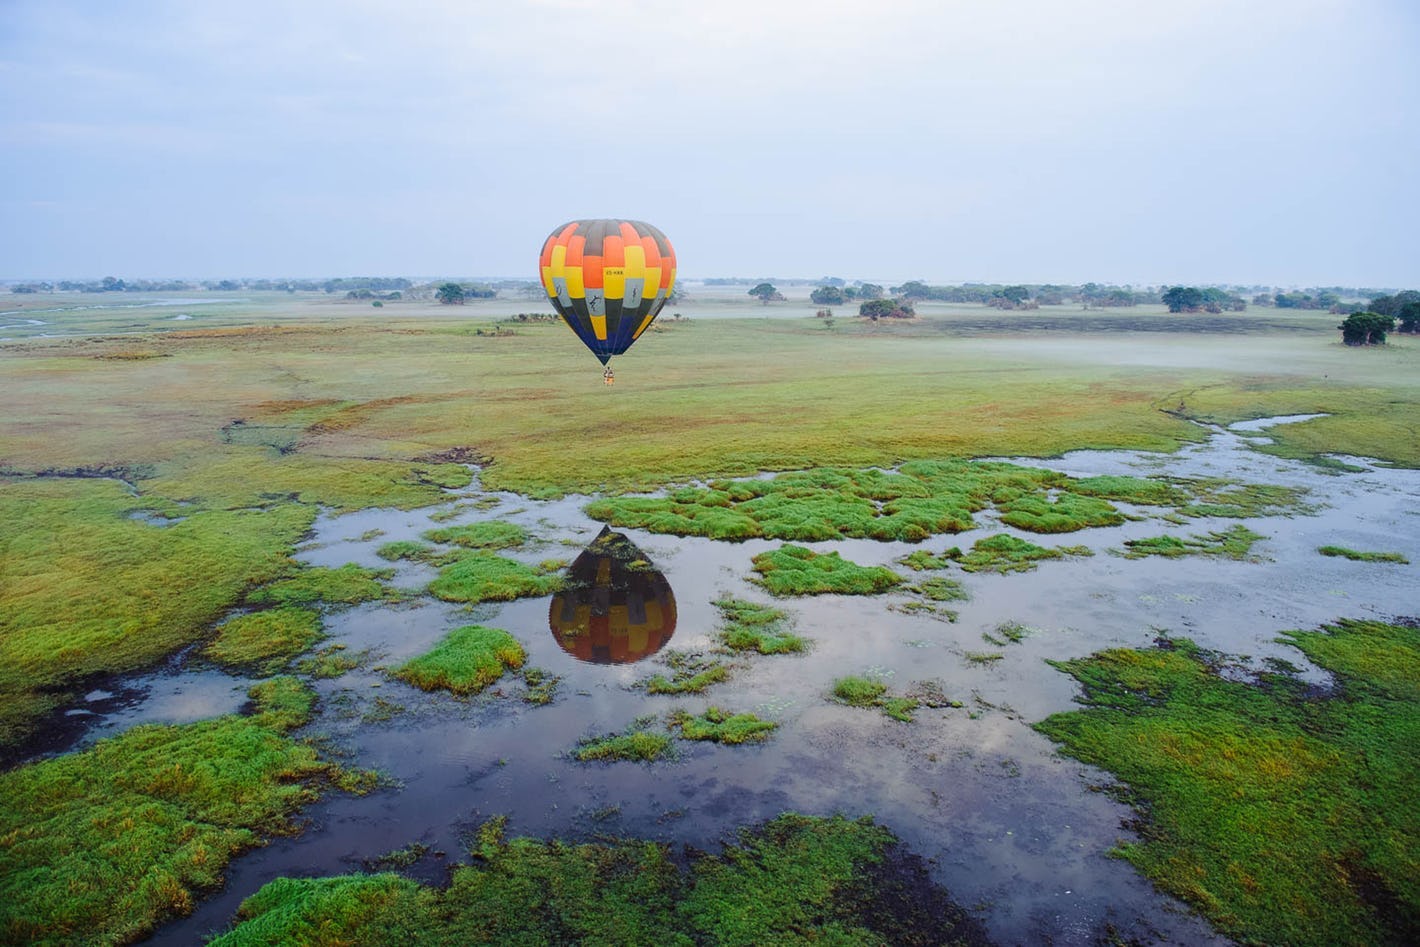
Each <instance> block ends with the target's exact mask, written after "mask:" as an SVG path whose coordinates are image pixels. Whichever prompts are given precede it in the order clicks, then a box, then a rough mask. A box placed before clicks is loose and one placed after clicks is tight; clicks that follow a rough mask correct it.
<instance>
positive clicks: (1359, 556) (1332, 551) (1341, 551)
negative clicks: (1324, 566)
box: [1316, 546, 1410, 566]
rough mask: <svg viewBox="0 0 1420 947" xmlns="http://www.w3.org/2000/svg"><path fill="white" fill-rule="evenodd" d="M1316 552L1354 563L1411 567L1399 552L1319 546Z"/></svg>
mask: <svg viewBox="0 0 1420 947" xmlns="http://www.w3.org/2000/svg"><path fill="white" fill-rule="evenodd" d="M1316 551H1317V552H1319V553H1321V554H1322V555H1323V556H1340V557H1341V558H1343V559H1350V560H1351V561H1353V562H1398V563H1400V564H1401V565H1404V566H1408V565H1410V560H1409V559H1407V558H1405V556H1404V555H1403V554H1401V553H1398V552H1359V551H1357V550H1355V549H1347V548H1346V547H1345V546H1318V547H1317V549H1316Z"/></svg>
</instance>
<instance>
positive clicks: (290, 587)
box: [247, 563, 395, 608]
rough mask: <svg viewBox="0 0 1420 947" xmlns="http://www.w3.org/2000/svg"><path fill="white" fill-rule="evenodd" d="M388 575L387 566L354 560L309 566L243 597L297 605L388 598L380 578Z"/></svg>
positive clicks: (389, 592)
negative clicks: (369, 566) (333, 565)
mask: <svg viewBox="0 0 1420 947" xmlns="http://www.w3.org/2000/svg"><path fill="white" fill-rule="evenodd" d="M392 575H393V573H392V572H390V571H388V570H383V569H366V568H365V567H363V566H357V565H355V564H354V563H346V564H345V565H343V566H341V567H339V568H338V569H327V568H324V567H320V566H312V567H308V568H304V569H301V570H299V571H298V572H296V573H294V574H293V575H291V576H289V577H287V578H283V579H278V580H277V581H275V582H272V583H271V584H269V585H265V586H262V587H261V588H259V589H256V590H255V591H253V592H252V593H251V594H249V595H248V596H247V601H249V602H251V603H253V604H255V605H278V606H284V607H289V608H301V607H310V606H313V605H358V604H360V603H361V602H375V601H380V600H382V599H385V600H388V599H389V598H391V597H392V596H393V595H395V593H394V592H393V590H391V589H390V588H389V587H388V586H386V585H385V584H384V580H386V579H389V578H390V577H391V576H392Z"/></svg>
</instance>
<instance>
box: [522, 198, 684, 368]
mask: <svg viewBox="0 0 1420 947" xmlns="http://www.w3.org/2000/svg"><path fill="white" fill-rule="evenodd" d="M540 263H541V269H542V287H543V289H545V290H546V291H547V296H548V299H550V300H552V307H553V308H554V309H556V310H557V314H558V315H560V316H561V317H562V320H563V321H564V322H566V323H567V325H568V326H570V327H571V328H572V331H573V332H575V333H577V338H579V339H581V340H582V344H583V345H585V346H586V347H587V348H589V349H591V350H592V354H593V355H595V356H596V357H597V358H598V359H600V360H601V363H602V364H603V365H607V362H609V361H610V360H611V357H612V356H613V355H620V354H621V353H622V352H625V351H626V350H627V349H629V348H630V347H631V343H633V342H635V341H636V340H637V339H638V338H640V337H641V333H643V332H645V331H646V327H647V326H649V325H650V324H651V322H652V321H653V320H654V319H655V318H656V314H657V313H659V312H660V311H661V307H662V306H664V305H665V304H666V299H667V298H669V296H670V294H671V291H672V290H673V289H674V288H675V250H674V249H672V247H671V242H670V241H669V240H667V239H666V235H665V234H663V233H661V232H660V231H659V230H657V229H656V228H655V227H652V226H651V225H650V224H647V223H642V222H641V221H639V220H609V219H604V220H574V221H572V222H571V223H567V224H563V225H562V226H561V227H558V228H557V229H556V230H554V231H553V232H552V234H551V235H550V236H549V237H548V238H547V241H546V242H545V243H544V244H543V245H542V257H541V260H540ZM605 376H606V379H607V383H608V384H610V383H611V378H612V375H611V366H609V365H607V370H606V373H605Z"/></svg>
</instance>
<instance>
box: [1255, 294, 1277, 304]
mask: <svg viewBox="0 0 1420 947" xmlns="http://www.w3.org/2000/svg"><path fill="white" fill-rule="evenodd" d="M1272 302H1273V301H1272V297H1271V296H1269V295H1267V294H1266V293H1258V294H1257V295H1256V296H1254V297H1252V304H1253V305H1254V306H1270V305H1272Z"/></svg>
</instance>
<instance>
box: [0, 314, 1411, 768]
mask: <svg viewBox="0 0 1420 947" xmlns="http://www.w3.org/2000/svg"><path fill="white" fill-rule="evenodd" d="M80 301H81V302H85V303H92V302H93V301H94V300H93V299H92V298H90V299H85V300H80ZM539 306H540V303H532V302H529V301H521V300H508V301H498V302H494V303H486V304H481V305H479V306H470V307H467V308H466V309H463V308H458V307H455V308H452V309H444V310H440V309H438V308H436V307H431V306H428V305H426V304H422V303H409V304H407V305H406V304H391V305H388V306H386V307H384V308H383V309H381V310H379V311H377V312H376V311H373V310H370V309H368V308H366V307H363V306H358V305H346V304H341V303H339V302H337V301H332V300H325V299H319V300H312V299H299V298H297V299H287V298H285V297H284V296H275V297H272V298H269V299H257V300H256V301H246V302H242V301H238V302H233V303H224V304H221V305H219V306H215V307H211V308H205V307H194V308H193V309H192V310H191V312H192V314H193V319H192V320H191V321H184V322H175V321H172V315H173V313H174V310H170V309H163V310H152V309H142V310H137V309H135V310H131V311H129V310H125V311H122V312H116V311H113V310H94V311H82V312H71V313H67V314H59V315H55V314H48V313H35V316H36V317H37V318H43V319H45V320H49V321H50V322H51V323H53V324H52V325H49V326H46V327H45V328H46V329H53V330H55V331H61V330H62V331H70V332H74V333H89V334H75V335H73V336H71V337H68V338H56V339H41V338H34V337H31V338H27V339H24V340H22V341H16V342H9V343H0V372H3V375H4V377H5V382H6V384H5V389H6V392H5V393H6V409H7V410H6V412H5V413H4V416H3V417H0V522H3V524H4V527H5V528H4V529H3V530H0V745H13V744H14V743H16V742H17V741H19V740H21V739H23V738H24V737H25V736H26V735H28V734H30V733H32V731H33V728H34V726H35V724H36V721H38V720H39V719H41V718H42V716H43V714H44V713H46V712H47V711H48V710H50V709H52V708H55V707H59V706H62V705H63V704H64V703H65V701H67V700H69V699H70V696H71V695H72V694H73V693H74V691H75V689H76V688H78V687H80V686H83V685H84V683H85V682H86V681H87V680H89V679H91V678H92V677H93V676H95V675H101V674H103V673H105V672H112V671H127V670H133V669H136V668H140V667H143V666H147V665H151V664H152V663H154V662H155V661H157V660H159V659H161V658H162V657H163V656H165V655H168V654H171V653H173V652H174V651H176V650H177V649H179V648H181V647H183V646H185V645H188V644H191V643H193V642H197V641H201V640H203V639H205V638H207V637H209V636H211V635H212V634H214V633H215V629H216V627H217V625H218V624H219V623H220V622H221V621H222V620H223V619H224V618H226V617H228V616H229V615H230V614H231V613H232V610H233V609H234V608H236V607H238V606H241V605H242V604H243V603H244V602H245V601H246V597H247V596H248V595H249V594H251V593H254V592H255V591H256V590H257V589H258V588H260V587H262V586H264V585H267V584H269V583H271V582H273V581H275V580H277V579H281V578H284V577H287V576H288V575H289V572H290V570H291V563H290V561H289V559H288V558H287V556H288V554H289V552H290V550H291V549H292V548H293V546H294V544H295V543H296V542H298V541H299V539H300V537H301V536H302V535H303V534H304V533H305V531H306V529H307V528H308V527H309V525H310V523H311V522H312V521H313V518H314V516H315V514H316V512H317V510H318V509H319V508H328V509H332V510H337V511H339V510H354V509H360V508H365V507H369V506H386V507H405V508H407V507H414V506H419V505H424V504H428V503H431V502H434V501H435V500H437V499H438V498H440V497H441V496H443V495H444V493H443V490H444V488H446V487H454V486H460V485H463V484H465V483H467V482H468V479H469V473H468V471H467V470H466V469H465V468H464V467H463V466H460V465H459V462H463V461H468V460H486V461H488V465H487V466H486V467H485V468H484V471H483V480H484V483H485V485H487V486H489V487H501V488H508V489H516V490H520V491H525V492H528V493H531V494H539V495H552V494H559V493H562V492H566V491H581V490H604V491H611V492H615V491H619V490H626V489H631V488H656V487H661V486H664V485H665V484H667V483H668V482H672V481H677V480H684V479H689V478H702V477H722V478H723V477H732V476H735V475H745V474H753V473H756V472H758V471H761V470H765V469H775V470H783V469H789V468H810V467H819V466H825V465H836V466H839V467H853V468H857V469H859V470H863V469H866V468H868V467H870V466H875V465H889V464H894V463H898V462H903V461H910V460H919V461H923V462H936V461H939V460H941V459H943V458H960V457H971V456H982V455H1035V456H1042V455H1050V454H1055V453H1058V452H1061V451H1064V450H1067V449H1071V448H1080V447H1125V448H1144V449H1156V450H1169V449H1172V448H1175V447H1177V446H1178V445H1179V444H1181V443H1184V442H1187V441H1191V440H1195V439H1197V438H1199V437H1200V436H1202V432H1201V430H1200V429H1199V428H1198V427H1196V426H1194V425H1191V424H1189V423H1188V422H1187V421H1186V420H1185V418H1187V417H1203V418H1207V419H1211V420H1220V421H1222V420H1231V419H1235V418H1243V417H1249V416H1255V415H1261V414H1278V413H1303V412H1330V413H1331V415H1332V416H1330V417H1327V418H1321V419H1318V420H1315V421H1310V422H1306V423H1304V424H1298V425H1291V426H1288V427H1286V428H1282V429H1279V431H1278V432H1277V433H1276V436H1277V438H1278V444H1277V446H1276V447H1275V448H1273V449H1276V450H1279V451H1291V452H1305V451H1338V452H1345V453H1358V454H1367V455H1371V456H1377V457H1381V458H1384V459H1388V460H1391V461H1393V462H1396V463H1402V464H1411V465H1416V464H1420V432H1417V430H1416V425H1417V423H1420V421H1417V419H1420V372H1417V371H1416V366H1417V364H1420V345H1417V344H1416V342H1415V341H1414V340H1413V339H1408V338H1404V337H1397V338H1396V339H1395V341H1394V343H1393V344H1392V345H1391V346H1389V347H1387V348H1385V349H1383V350H1376V351H1357V350H1354V349H1347V348H1344V347H1343V346H1341V345H1340V344H1339V342H1338V341H1337V333H1336V331H1335V329H1334V327H1333V325H1334V321H1335V320H1334V317H1331V316H1326V315H1325V314H1318V315H1314V316H1306V315H1300V314H1299V315H1292V314H1288V315H1287V316H1286V317H1285V318H1282V317H1281V316H1280V314H1277V313H1270V312H1267V313H1247V314H1240V315H1235V316H1228V317H1224V318H1225V320H1232V321H1231V322H1229V323H1228V325H1227V326H1226V327H1224V328H1227V329H1229V330H1230V331H1222V330H1221V329H1220V328H1219V327H1218V326H1213V325H1211V324H1209V325H1204V324H1196V321H1190V320H1189V319H1177V318H1176V317H1170V316H1167V315H1163V314H1159V313H1156V312H1149V311H1142V310H1141V311H1138V312H1131V313H1127V314H1090V318H1091V319H1093V320H1095V321H1099V320H1101V319H1103V320H1104V322H1102V323H1100V325H1094V324H1093V323H1091V324H1090V325H1083V324H1082V323H1080V322H1079V319H1078V317H1079V314H1078V313H1070V312H1064V311H1062V312H1060V313H1054V314H1052V313H1051V312H1047V311H1045V310H1041V311H1038V312H1033V313H1030V314H1028V315H1029V320H1028V321H1013V320H1014V315H1013V314H1002V313H996V312H994V311H986V310H984V309H971V308H969V307H967V308H963V307H954V308H951V309H950V310H944V311H943V312H942V313H941V314H940V315H937V316H933V317H932V318H927V319H922V320H918V321H915V322H912V323H904V324H898V325H892V324H887V323H886V322H883V323H877V324H871V323H867V322H860V321H858V320H851V319H838V320H836V322H835V325H834V327H833V328H832V329H827V328H825V326H824V324H823V321H822V320H815V319H813V318H812V317H807V318H802V319H799V318H791V317H785V316H786V314H785V313H784V312H779V311H776V312H775V313H774V315H775V316H776V317H775V318H770V319H759V318H739V319H729V318H697V317H696V314H697V312H701V311H708V309H709V306H708V304H704V308H702V309H697V308H695V307H692V306H686V307H684V308H685V309H686V311H687V314H688V315H690V316H692V318H690V319H686V320H681V321H679V322H676V321H674V320H666V319H663V320H662V321H661V322H658V323H657V325H656V326H654V327H653V330H652V331H651V332H648V333H647V334H646V336H644V337H643V338H642V339H641V341H640V342H638V344H637V346H636V348H635V349H634V350H633V351H632V352H631V353H630V354H629V355H628V356H626V357H624V358H621V359H618V360H617V362H616V365H617V367H618V369H619V371H618V378H619V380H618V383H617V385H616V386H614V387H610V388H609V387H606V386H603V385H602V384H601V383H600V373H599V372H598V370H597V369H598V366H597V364H596V362H595V360H594V359H593V358H592V357H591V356H590V355H589V354H588V353H586V351H585V350H584V349H583V348H582V347H581V346H580V344H579V343H578V342H577V341H576V339H575V338H574V337H573V336H572V334H571V333H570V332H568V331H567V330H566V328H565V327H563V326H561V325H560V324H556V323H521V322H514V323H511V324H510V325H511V328H510V330H509V332H508V333H498V334H493V333H490V332H488V331H487V330H488V329H490V328H491V327H492V326H493V324H494V321H495V320H496V319H498V318H499V317H500V316H509V315H512V314H513V313H516V312H518V311H521V310H524V309H529V310H532V309H537V308H539ZM33 308H34V307H33V306H32V307H31V309H33ZM770 308H771V309H774V308H775V307H770ZM808 311H810V310H808V309H806V310H805V313H806V314H807V312H808ZM177 312H182V310H181V309H179V310H177ZM116 320H117V321H116ZM122 320H128V321H122ZM983 320H984V321H983ZM1215 321H1216V320H1215ZM164 326H166V327H169V328H168V329H167V330H165V331H158V329H159V328H160V327H164ZM1180 328H1186V329H1192V330H1196V331H1192V332H1187V331H1185V332H1179V331H1160V330H1177V329H1180ZM16 331H18V330H16ZM790 421H791V422H792V423H787V422H790ZM870 486H871V485H870ZM1136 488H1138V487H1137V484H1136V485H1135V486H1134V487H1131V488H1130V489H1136ZM1102 489H1104V492H1105V495H1104V496H1099V497H1097V498H1098V499H1100V501H1101V502H1100V503H1095V504H1091V503H1087V502H1085V501H1086V500H1091V499H1094V498H1096V497H1095V496H1094V495H1083V496H1080V497H1075V498H1073V499H1072V500H1071V502H1072V503H1073V504H1074V505H1075V507H1077V508H1072V510H1070V511H1062V510H1060V509H1058V504H1047V505H1046V507H1041V508H1039V509H1037V508H1036V507H1040V503H1038V502H1037V501H1036V499H1033V498H1031V497H1029V496H1023V497H1021V498H1019V499H1018V501H1017V503H1016V504H1015V506H1016V508H1015V510H1014V513H1015V515H1017V516H1018V518H1020V519H1021V521H1022V523H1026V522H1030V523H1032V524H1035V525H1036V526H1037V527H1045V526H1048V525H1049V524H1048V523H1047V522H1046V521H1047V520H1050V519H1051V518H1052V517H1055V518H1059V517H1060V516H1061V515H1063V514H1064V513H1069V514H1070V515H1069V516H1067V517H1065V519H1068V520H1073V518H1074V517H1076V516H1086V515H1089V514H1092V512H1093V513H1098V514H1100V515H1106V516H1107V515H1109V514H1108V510H1107V509H1106V507H1107V506H1108V504H1107V502H1106V501H1107V498H1108V496H1107V495H1108V494H1109V492H1110V490H1112V489H1115V488H1114V487H1109V485H1104V486H1103V487H1102ZM933 492H935V491H933ZM1076 492H1079V491H1076ZM1119 498H1120V499H1131V497H1128V496H1121V497H1119ZM764 499H765V501H766V502H764V503H761V504H759V506H760V507H761V509H760V510H759V511H758V513H757V516H758V517H760V518H762V519H763V521H765V522H774V521H779V522H783V523H789V521H790V519H792V517H793V516H796V515H798V513H799V512H802V511H796V510H794V509H790V508H788V507H785V508H783V509H773V508H771V507H772V506H773V503H772V502H771V501H774V500H775V499H776V498H774V497H765V498H764ZM850 499H851V500H853V502H857V501H858V500H866V501H868V502H876V501H875V500H874V499H872V498H871V497H856V496H855V497H852V498H850ZM916 499H919V500H920V499H922V498H916ZM929 499H930V498H929ZM912 500H914V498H913V497H908V496H904V497H902V498H901V499H900V500H899V501H898V502H900V503H901V504H903V505H904V510H905V512H904V513H903V515H902V516H901V517H899V518H900V519H909V518H911V517H912V516H913V515H916V514H919V513H920V514H922V515H923V516H929V518H930V515H931V514H934V513H940V512H941V511H935V510H925V511H924V510H916V511H913V510H907V509H906V508H907V507H910V506H912V503H911V502H910V501H912ZM845 502H846V501H845ZM1032 504H1034V506H1033V505H1032ZM860 505H861V504H860ZM1086 507H1089V509H1087V508H1086ZM919 518H920V517H919ZM940 520H941V517H940V516H937V517H936V518H935V519H934V520H933V522H934V523H937V522H940ZM1052 521H1053V520H1052ZM790 525H792V524H790ZM786 528H787V527H786ZM934 528H935V527H934ZM392 552H393V550H392ZM490 564H498V560H496V559H495V558H493V557H491V556H488V555H487V554H485V558H483V559H472V558H471V559H466V560H463V565H460V566H457V567H449V568H451V569H452V571H451V572H446V574H445V576H444V577H443V578H442V579H441V581H442V582H444V583H445V585H447V586H449V588H447V589H445V591H446V593H447V594H449V595H450V596H452V597H455V598H457V599H458V600H468V599H470V598H482V597H486V596H487V595H488V594H489V590H488V589H485V588H484V587H483V585H478V587H477V588H472V589H470V588H465V587H464V586H465V585H468V583H469V582H473V581H474V580H477V582H475V585H477V584H478V582H482V581H483V580H484V579H486V578H487V577H486V576H483V575H482V574H481V572H480V575H479V576H473V575H471V574H470V575H469V576H464V575H463V572H470V573H471V572H473V571H478V570H473V568H472V566H473V565H477V566H479V567H481V569H482V571H483V572H486V571H488V570H487V568H485V567H488V566H489V565H490ZM460 569H462V570H463V572H460V571H459V570H460ZM495 578H496V577H495ZM503 578H506V577H503ZM524 578H527V577H524ZM542 578H543V577H542V576H537V575H535V576H532V579H537V580H541V579H542ZM464 580H467V581H464ZM484 584H487V583H484ZM495 584H496V583H495ZM262 594H265V595H268V596H272V595H277V594H278V592H276V591H272V592H267V593H262Z"/></svg>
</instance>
